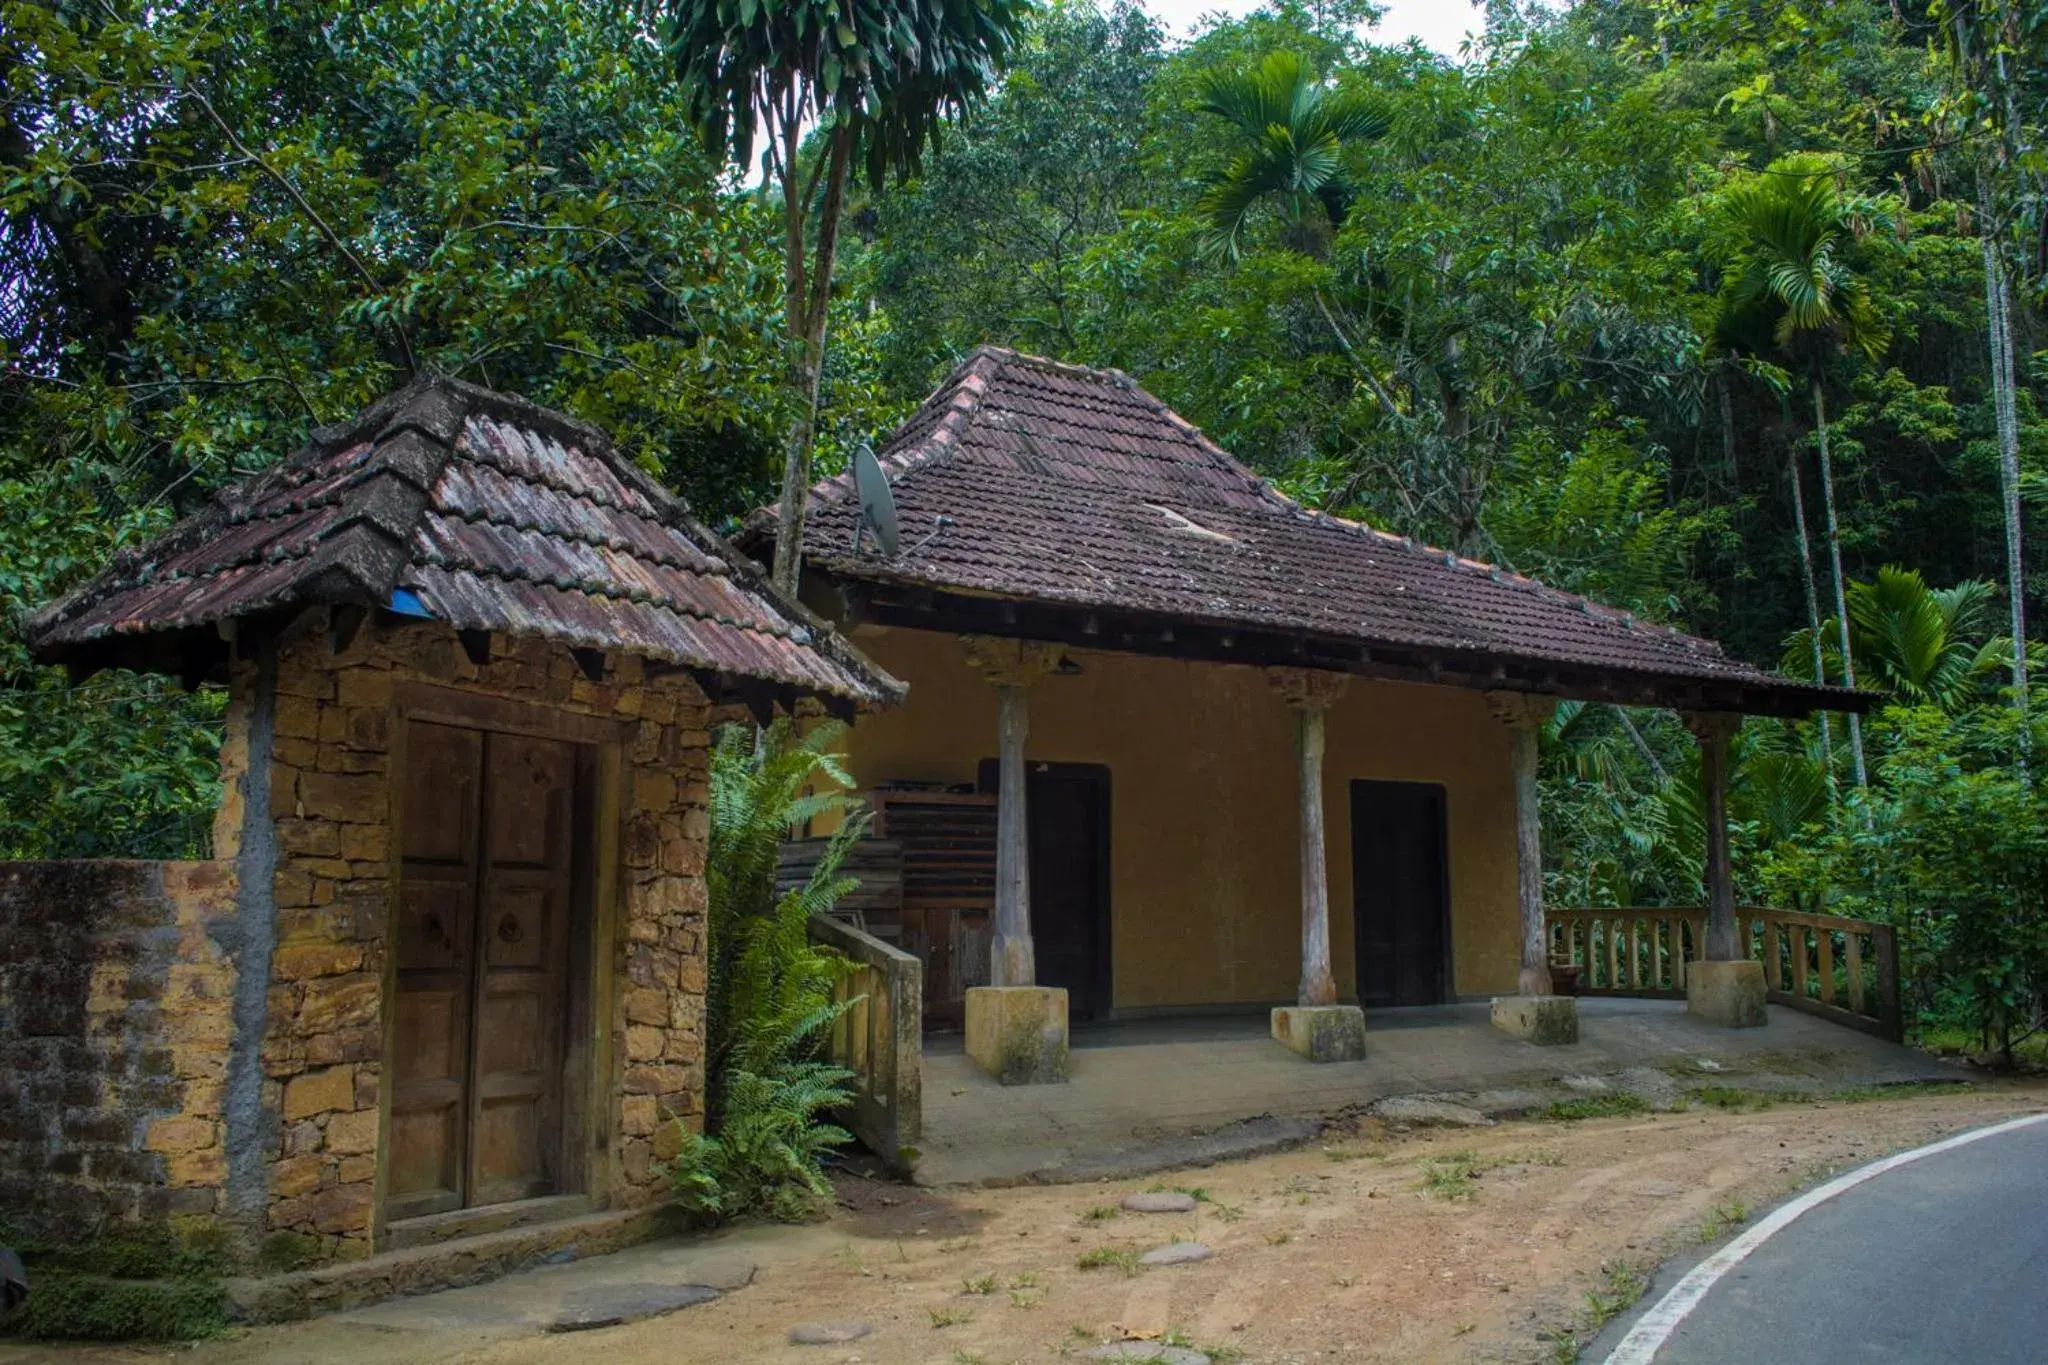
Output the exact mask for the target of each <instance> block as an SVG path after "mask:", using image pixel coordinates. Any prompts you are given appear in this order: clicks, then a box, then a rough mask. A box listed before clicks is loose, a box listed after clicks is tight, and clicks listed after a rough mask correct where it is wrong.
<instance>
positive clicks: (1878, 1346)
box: [1587, 1123, 2048, 1365]
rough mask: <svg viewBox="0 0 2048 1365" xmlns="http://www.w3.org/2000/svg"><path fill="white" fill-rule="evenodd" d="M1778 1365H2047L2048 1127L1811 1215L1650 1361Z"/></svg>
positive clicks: (1731, 1276)
mask: <svg viewBox="0 0 2048 1365" xmlns="http://www.w3.org/2000/svg"><path fill="white" fill-rule="evenodd" d="M1587 1358H1588V1359H1592V1360H1597V1359H1600V1358H1601V1357H1600V1356H1588V1357H1587ZM1774 1361H1787V1362H1798V1365H1836V1363H1837V1362H1839V1365H1852V1363H1853V1365H1891V1363H1892V1362H1911V1365H1929V1363H1930V1362H1948V1361H1955V1362H1968V1363H1969V1365H2042V1362H2044V1361H2048V1123H2043V1124H2035V1125H2033V1126H2031V1127H2027V1128H2019V1129H2015V1130H2013V1131H2012V1132H2008V1133H2001V1134H1998V1135H1997V1136H1994V1137H1987V1138H1985V1139H1984V1140H1982V1141H1980V1142H1975V1143H1972V1144H1970V1145H1969V1146H1966V1147H1958V1148H1956V1149H1954V1150H1951V1151H1947V1152H1941V1153H1937V1154H1935V1155H1933V1156H1929V1157H1926V1158H1924V1159H1922V1160H1919V1161H1915V1162H1913V1163H1911V1164H1909V1165H1905V1166H1901V1167H1899V1168H1897V1169H1896V1170H1892V1171H1888V1172H1886V1173H1884V1174H1883V1175H1879V1176H1877V1177H1875V1178H1874V1179H1871V1180H1869V1181H1866V1182H1865V1183H1863V1184H1861V1185H1858V1186H1856V1187H1855V1188H1853V1189H1851V1190H1848V1191H1846V1192H1844V1193H1843V1194H1841V1195H1838V1196H1837V1197H1835V1198H1834V1199H1831V1200H1828V1201H1827V1202H1826V1203H1823V1204H1821V1205H1819V1206H1818V1207H1816V1208H1813V1209H1810V1210H1808V1211H1807V1212H1806V1213H1805V1214H1804V1215H1803V1216H1801V1217H1800V1218H1798V1219H1797V1220H1795V1221H1794V1222H1793V1223H1792V1224H1791V1225H1790V1226H1788V1227H1786V1228H1784V1229H1783V1230H1782V1231H1780V1232H1779V1233H1778V1234H1777V1235H1776V1236H1775V1237H1772V1238H1771V1239H1770V1240H1769V1241H1767V1242H1765V1243H1764V1244H1763V1245H1762V1246H1760V1247H1758V1248H1757V1249H1756V1251H1754V1252H1753V1253H1752V1254H1751V1255H1750V1256H1749V1258H1748V1259H1747V1260H1745V1261H1743V1262H1742V1263H1741V1264H1740V1265H1738V1266H1736V1267H1735V1268H1734V1269H1733V1270H1731V1271H1729V1272H1728V1273H1727V1274H1726V1275H1724V1276H1722V1278H1721V1279H1720V1280H1719V1282H1717V1283H1716V1284H1715V1285H1714V1286H1713V1288H1712V1289H1710V1290H1709V1291H1708V1292H1707V1295H1706V1297H1705V1298H1704V1299H1702V1300H1701V1301H1700V1303H1699V1304H1698V1306H1697V1307H1695V1308H1694V1309H1693V1311H1692V1313H1691V1314H1690V1315H1689V1316H1688V1317H1687V1318H1686V1319H1685V1320H1684V1321H1683V1322H1682V1323H1680V1324H1679V1326H1678V1329H1677V1330H1676V1331H1675V1332H1674V1333H1673V1334H1672V1335H1671V1337H1670V1339H1669V1340H1668V1341H1667V1342H1666V1343H1665V1345H1664V1347H1663V1349H1662V1350H1660V1351H1659V1352H1658V1353H1657V1356H1656V1363H1657V1365H1759V1363H1760V1362H1774Z"/></svg>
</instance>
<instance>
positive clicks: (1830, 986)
mask: <svg viewBox="0 0 2048 1365" xmlns="http://www.w3.org/2000/svg"><path fill="white" fill-rule="evenodd" d="M1813 936H1814V938H1815V939H1816V940H1817V941H1818V942H1819V943H1820V1002H1821V1004H1823V1005H1832V1004H1834V1003H1835V932H1834V930H1832V929H1817V930H1815V931H1814V935H1813Z"/></svg>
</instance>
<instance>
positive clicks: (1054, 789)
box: [977, 758, 1111, 1021]
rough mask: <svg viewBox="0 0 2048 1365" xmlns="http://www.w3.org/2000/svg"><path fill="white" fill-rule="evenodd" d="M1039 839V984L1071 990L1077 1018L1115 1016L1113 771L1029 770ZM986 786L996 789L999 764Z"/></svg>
mask: <svg viewBox="0 0 2048 1365" xmlns="http://www.w3.org/2000/svg"><path fill="white" fill-rule="evenodd" d="M1024 767H1025V772H1026V785H1025V791H1024V805H1025V809H1026V811H1027V812H1028V818H1029V824H1030V832H1029V838H1030V841H1031V938H1032V947H1033V950H1034V952H1035V954H1036V956H1037V960H1038V984H1039V985H1041V986H1064V987H1065V988H1066V991H1067V1017H1068V1018H1069V1019H1070V1020H1077V1021H1078V1020H1085V1019H1105V1018H1107V1017H1108V1016H1109V1010H1110V1003H1111V1002H1110V960H1109V769H1108V768H1105V767H1103V766H1102V765H1101V764H1099V763H1030V762H1027V763H1026V764H1025V765H1024ZM977 777H978V785H979V786H980V787H981V789H982V790H983V791H991V792H992V791H995V790H996V788H997V781H996V777H997V774H996V761H995V760H994V759H992V758H990V759H983V760H982V763H981V770H980V772H979V774H977Z"/></svg>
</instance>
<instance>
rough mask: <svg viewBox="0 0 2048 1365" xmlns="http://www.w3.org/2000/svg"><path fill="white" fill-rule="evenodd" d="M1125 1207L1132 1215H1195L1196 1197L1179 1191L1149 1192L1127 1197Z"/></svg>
mask: <svg viewBox="0 0 2048 1365" xmlns="http://www.w3.org/2000/svg"><path fill="white" fill-rule="evenodd" d="M1123 1206H1124V1207H1125V1208H1126V1209H1128V1210H1130V1211H1131V1212H1132V1213H1193V1212H1194V1211H1195V1197H1194V1196H1193V1195H1191V1194H1182V1193H1181V1192H1180V1191H1179V1190H1147V1191H1145V1192H1144V1193H1143V1194H1132V1195H1126V1196H1125V1197H1124V1205H1123Z"/></svg>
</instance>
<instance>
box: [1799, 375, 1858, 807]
mask: <svg viewBox="0 0 2048 1365" xmlns="http://www.w3.org/2000/svg"><path fill="white" fill-rule="evenodd" d="M1812 384H1813V429H1814V435H1815V437H1816V438H1817V439H1818V441H1819V444H1820V500H1821V507H1822V510H1823V511H1824V512H1825V514H1826V517H1827V526H1828V559H1829V562H1830V563H1831V565H1832V566H1833V568H1834V571H1835V621H1836V624H1837V625H1838V626H1839V627H1840V628H1841V632H1842V635H1841V644H1842V682H1843V684H1844V685H1845V686H1848V687H1854V686H1855V685H1856V660H1855V657H1854V656H1853V655H1852V654H1851V652H1850V649H1849V595H1848V590H1847V581H1846V580H1845V579H1844V578H1843V577H1842V529H1841V524H1840V522H1839V521H1838V520H1837V519H1836V517H1835V475H1834V470H1833V468H1832V463H1833V462H1832V461H1831V460H1829V458H1828V402H1827V395H1826V394H1825V393H1824V392H1823V390H1822V388H1821V382H1820V374H1819V373H1818V372H1817V371H1816V372H1815V374H1814V375H1813V379H1812ZM1849 762H1850V766H1851V768H1852V770H1853V771H1854V772H1855V774H1856V785H1857V786H1858V787H1867V786H1869V785H1870V778H1869V774H1868V773H1867V772H1866V771H1865V769H1864V766H1863V725H1862V717H1860V716H1858V715H1857V714H1856V713H1855V712H1854V711H1851V712H1850V713H1849Z"/></svg>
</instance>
